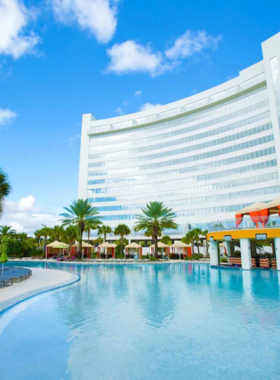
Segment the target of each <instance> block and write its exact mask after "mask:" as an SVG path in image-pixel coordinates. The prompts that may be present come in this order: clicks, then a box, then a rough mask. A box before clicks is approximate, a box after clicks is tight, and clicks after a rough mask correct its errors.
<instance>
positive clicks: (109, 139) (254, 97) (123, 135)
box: [90, 88, 268, 150]
mask: <svg viewBox="0 0 280 380" xmlns="http://www.w3.org/2000/svg"><path fill="white" fill-rule="evenodd" d="M248 103H249V104H250V103H251V104H250V106H248V107H246V108H243V109H241V110H237V111H236V112H241V114H240V115H239V114H237V115H236V116H234V115H235V112H233V113H230V114H229V115H231V116H230V118H233V117H237V116H241V115H243V114H246V113H248V112H252V111H254V110H257V109H260V108H262V107H264V106H265V105H268V100H267V91H266V88H265V89H262V90H258V91H257V92H254V93H252V94H251V95H247V96H243V97H241V98H238V100H235V101H231V102H230V103H229V104H227V105H225V106H221V105H220V106H216V107H213V108H211V110H209V109H208V110H206V111H201V112H200V113H196V114H191V115H187V116H181V117H178V118H177V119H175V120H170V121H165V122H161V123H157V124H155V125H152V126H147V127H139V128H136V129H133V130H132V131H129V132H127V131H124V132H115V133H112V134H106V135H104V136H102V137H91V138H90V142H91V141H92V143H93V145H95V147H96V149H97V150H101V149H103V148H104V149H108V145H105V146H102V145H101V144H112V143H114V142H116V141H119V140H124V139H129V140H131V139H135V138H136V139H137V137H138V136H141V137H142V135H143V133H145V132H148V133H153V132H157V131H158V132H159V134H161V133H162V131H163V130H165V129H170V128H172V127H176V126H179V125H182V124H186V123H191V122H193V121H196V120H199V119H201V118H202V117H203V118H206V117H210V116H211V115H216V114H217V113H226V112H227V111H229V110H231V109H232V108H235V107H239V106H242V105H246V104H248ZM252 103H253V104H252ZM227 117H228V115H227V114H226V115H223V116H221V117H219V118H217V119H215V120H219V121H216V122H215V123H213V124H216V123H217V122H223V121H226V120H228V118H227ZM206 123H208V121H207V122H206ZM202 124H203V123H202ZM213 124H210V125H213ZM203 128H204V127H203ZM109 149H110V147H109Z"/></svg>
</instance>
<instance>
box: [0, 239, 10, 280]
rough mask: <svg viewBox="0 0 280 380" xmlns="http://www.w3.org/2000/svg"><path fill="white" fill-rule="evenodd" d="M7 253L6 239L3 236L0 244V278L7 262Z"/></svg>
mask: <svg viewBox="0 0 280 380" xmlns="http://www.w3.org/2000/svg"><path fill="white" fill-rule="evenodd" d="M7 251H8V237H7V236H3V238H2V243H1V252H2V253H1V256H0V263H2V276H3V272H4V264H5V263H6V262H7V261H8V260H9V259H8V256H7Z"/></svg>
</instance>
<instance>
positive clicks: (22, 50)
mask: <svg viewBox="0 0 280 380" xmlns="http://www.w3.org/2000/svg"><path fill="white" fill-rule="evenodd" d="M34 17H35V16H34V12H31V11H30V10H27V9H26V7H25V6H24V4H23V3H22V1H21V0H0V54H5V55H12V56H13V57H14V58H19V57H21V56H22V55H24V54H26V53H30V52H31V51H32V50H33V48H34V47H35V45H36V44H37V43H38V42H39V37H38V36H36V35H35V34H34V33H33V32H30V33H29V34H27V33H26V28H27V26H28V24H29V22H30V21H32V19H33V18H34Z"/></svg>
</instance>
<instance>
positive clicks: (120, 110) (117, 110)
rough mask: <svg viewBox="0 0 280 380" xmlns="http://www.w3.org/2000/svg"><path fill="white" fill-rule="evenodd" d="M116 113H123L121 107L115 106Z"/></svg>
mask: <svg viewBox="0 0 280 380" xmlns="http://www.w3.org/2000/svg"><path fill="white" fill-rule="evenodd" d="M116 113H117V114H118V115H123V114H124V111H123V109H122V108H121V107H117V108H116Z"/></svg>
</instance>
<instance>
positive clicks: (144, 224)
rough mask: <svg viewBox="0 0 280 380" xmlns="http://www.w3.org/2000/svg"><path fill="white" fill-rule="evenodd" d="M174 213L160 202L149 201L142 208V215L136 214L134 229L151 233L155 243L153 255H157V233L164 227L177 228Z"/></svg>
mask: <svg viewBox="0 0 280 380" xmlns="http://www.w3.org/2000/svg"><path fill="white" fill-rule="evenodd" d="M175 217H176V214H175V213H174V212H173V211H172V209H169V208H167V207H165V206H164V204H163V203H162V202H150V203H148V204H147V205H146V207H144V208H142V215H136V220H137V222H136V225H135V231H141V230H145V231H146V232H148V233H151V236H152V240H153V243H154V245H155V257H156V258H157V257H158V241H159V239H158V238H159V234H160V233H161V232H162V231H163V230H164V229H177V227H178V225H177V224H176V223H175V222H174V218H175Z"/></svg>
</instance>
